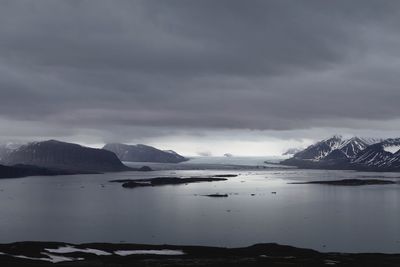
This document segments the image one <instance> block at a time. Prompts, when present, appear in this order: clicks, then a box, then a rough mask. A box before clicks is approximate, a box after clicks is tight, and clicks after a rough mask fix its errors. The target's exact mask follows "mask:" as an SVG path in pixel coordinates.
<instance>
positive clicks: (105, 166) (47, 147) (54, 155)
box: [1, 140, 133, 173]
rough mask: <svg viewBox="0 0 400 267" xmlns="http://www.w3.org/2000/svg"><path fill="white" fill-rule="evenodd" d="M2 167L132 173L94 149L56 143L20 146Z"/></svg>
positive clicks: (105, 153)
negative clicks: (15, 166) (24, 166)
mask: <svg viewBox="0 0 400 267" xmlns="http://www.w3.org/2000/svg"><path fill="white" fill-rule="evenodd" d="M1 162H2V163H3V164H5V165H15V164H25V165H34V166H39V167H43V168H51V169H58V170H66V171H72V172H79V173H86V172H114V171H127V170H133V169H131V168H129V167H127V166H125V165H124V164H122V162H121V161H120V160H119V159H118V158H117V156H116V155H115V154H114V153H112V152H110V151H106V150H103V149H95V148H89V147H84V146H80V145H77V144H71V143H65V142H60V141H56V140H49V141H44V142H34V143H29V144H27V145H23V146H21V147H19V148H18V149H16V150H13V151H12V152H11V153H9V154H7V155H6V156H4V157H3V158H2V160H1Z"/></svg>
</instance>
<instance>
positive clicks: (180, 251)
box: [0, 242, 400, 267]
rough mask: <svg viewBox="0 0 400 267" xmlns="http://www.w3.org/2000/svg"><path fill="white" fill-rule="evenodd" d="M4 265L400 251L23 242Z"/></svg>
mask: <svg viewBox="0 0 400 267" xmlns="http://www.w3.org/2000/svg"><path fill="white" fill-rule="evenodd" d="M0 264H1V266H7V267H25V266H26V267H28V266H29V267H33V266H38V267H39V266H64V267H67V266H68V267H69V266H70V267H74V266H93V267H97V266H99V267H100V266H102V267H105V266H109V267H117V266H119V267H123V266H138V267H141V266H143V267H144V266H156V267H157V266H215V267H224V266H230V267H236V266H237V267H239V266H240V267H246V266H249V267H250V266H251V267H255V266H306V267H313V266H360V267H361V266H362V267H368V266H371V267H372V266H374V267H376V266H387V267H392V266H393V267H394V266H396V267H398V266H400V254H374V253H371V254H347V253H320V252H317V251H314V250H310V249H301V248H295V247H290V246H282V245H277V244H258V245H254V246H250V247H245V248H231V249H228V248H217V247H199V246H168V245H161V246H157V245H135V244H123V243H120V244H105V243H93V244H81V245H73V244H66V243H48V242H22V243H12V244H1V245H0Z"/></svg>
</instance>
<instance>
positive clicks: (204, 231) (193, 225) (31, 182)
mask: <svg viewBox="0 0 400 267" xmlns="http://www.w3.org/2000/svg"><path fill="white" fill-rule="evenodd" d="M257 162H258V161H257ZM256 165H258V163H257V164H256ZM165 166H169V165H160V169H161V170H159V171H155V172H152V173H137V172H125V173H117V174H115V173H113V174H103V175H76V176H58V177H30V178H22V179H4V180H0V214H1V215H0V242H1V243H5V242H14V241H26V240H36V241H66V242H76V243H81V242H100V241H101V242H132V243H146V244H162V243H168V244H183V245H217V246H230V247H237V246H246V245H251V244H255V243H261V242H276V243H280V244H288V245H294V246H299V247H306V248H313V249H317V250H320V251H346V252H400V185H397V184H396V185H379V186H362V187H342V186H326V185H295V184H288V183H290V182H293V181H310V180H323V179H332V180H333V179H345V178H363V177H364V176H371V177H373V178H376V177H377V178H380V177H382V176H387V177H389V178H392V179H397V180H399V181H400V178H395V177H398V176H400V174H395V173H392V174H390V173H387V174H382V173H358V172H351V171H320V170H293V169H261V168H260V167H259V168H242V167H237V168H233V167H232V166H231V165H229V166H222V165H221V170H218V169H216V168H215V166H214V167H213V169H212V170H207V165H201V164H193V165H191V164H190V163H186V168H187V169H196V170H185V169H182V170H167V169H171V166H169V168H167V167H165ZM153 167H154V166H153ZM222 173H225V174H226V173H235V174H239V176H238V177H236V178H230V179H229V180H228V181H226V182H212V183H198V184H189V185H178V186H162V187H154V188H136V189H124V188H122V187H121V185H120V184H116V183H108V181H109V180H111V179H120V178H132V179H135V178H143V177H154V176H164V175H166V176H168V175H169V176H171V175H177V176H196V175H213V174H222ZM271 192H276V194H272V193H271ZM212 193H227V194H229V197H228V198H208V197H204V196H201V195H204V194H212ZM251 194H255V195H254V196H252V195H251Z"/></svg>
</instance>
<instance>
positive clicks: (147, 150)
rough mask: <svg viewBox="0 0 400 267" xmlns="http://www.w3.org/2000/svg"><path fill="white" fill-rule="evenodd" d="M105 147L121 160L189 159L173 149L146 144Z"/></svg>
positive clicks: (161, 161)
mask: <svg viewBox="0 0 400 267" xmlns="http://www.w3.org/2000/svg"><path fill="white" fill-rule="evenodd" d="M103 149H105V150H108V151H111V152H113V153H115V154H116V155H117V157H118V158H119V159H120V160H121V161H131V162H159V163H179V162H183V161H187V160H188V159H187V158H185V157H183V156H181V155H179V154H178V153H176V152H175V151H173V150H160V149H157V148H155V147H152V146H146V145H141V144H139V145H126V144H119V143H113V144H106V145H105V146H104V147H103Z"/></svg>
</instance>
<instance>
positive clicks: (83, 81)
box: [0, 0, 400, 142]
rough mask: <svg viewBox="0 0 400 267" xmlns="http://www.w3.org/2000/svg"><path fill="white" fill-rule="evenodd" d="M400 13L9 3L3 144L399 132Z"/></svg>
mask: <svg viewBox="0 0 400 267" xmlns="http://www.w3.org/2000/svg"><path fill="white" fill-rule="evenodd" d="M399 11H400V2H398V1H382V0H379V1H378V0H377V1H364V0H362V1H361V0H360V1H345V0H342V1H340V0H338V1H311V0H309V1H299V0H296V1H294V0H292V1H286V0H275V1H257V0H251V1H232V0H229V1H222V0H219V1H215V0H205V1H151V0H150V1H149V0H143V1H98V0H96V1H94V0H93V1H50V0H49V1H44V0H38V1H20V0H19V1H15V0H12V1H11V0H10V1H2V2H1V3H0V88H1V89H0V114H1V116H0V121H1V122H2V123H1V125H2V134H1V135H2V136H1V138H2V139H3V140H4V139H7V138H14V139H18V138H21V139H26V138H31V137H38V136H42V137H43V136H45V137H47V136H49V137H56V138H67V139H68V138H71V136H75V137H76V138H77V139H79V138H83V139H85V138H86V139H85V140H83V139H82V140H81V141H88V140H89V139H90V138H97V139H96V141H98V142H102V141H104V142H106V141H130V140H133V139H138V140H140V139H145V138H152V137H154V138H156V137H162V136H167V135H170V134H175V133H179V134H182V133H183V134H188V135H192V136H193V135H194V134H199V135H202V134H201V133H202V132H207V133H208V134H209V133H212V132H213V131H215V132H219V133H221V132H222V133H225V135H226V136H228V135H229V134H230V132H231V131H239V132H240V131H242V133H243V135H244V136H245V135H246V132H249V130H256V131H258V130H259V131H265V133H268V134H270V135H271V136H276V137H278V136H281V137H282V138H289V137H294V136H296V137H299V138H302V137H307V136H308V137H310V136H312V137H315V135H318V134H317V133H318V131H319V133H320V134H325V132H328V130H326V129H346V130H345V131H347V132H352V131H354V132H357V131H360V129H362V130H361V131H365V132H369V131H376V130H379V131H382V132H387V133H391V132H395V131H398V130H399V128H400V127H399V123H398V120H399V119H400V112H399V111H400V108H399V106H400V105H399V103H398V101H399V99H400V89H399V85H400V78H399V77H400V36H399V34H398V28H399V25H400V14H399V13H400V12H399ZM312 129H319V130H317V133H315V132H313V133H310V132H312V131H314V130H312ZM324 129H325V130H324ZM298 134H301V135H302V136H298ZM257 138H258V137H257ZM75 141H80V140H75Z"/></svg>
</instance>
